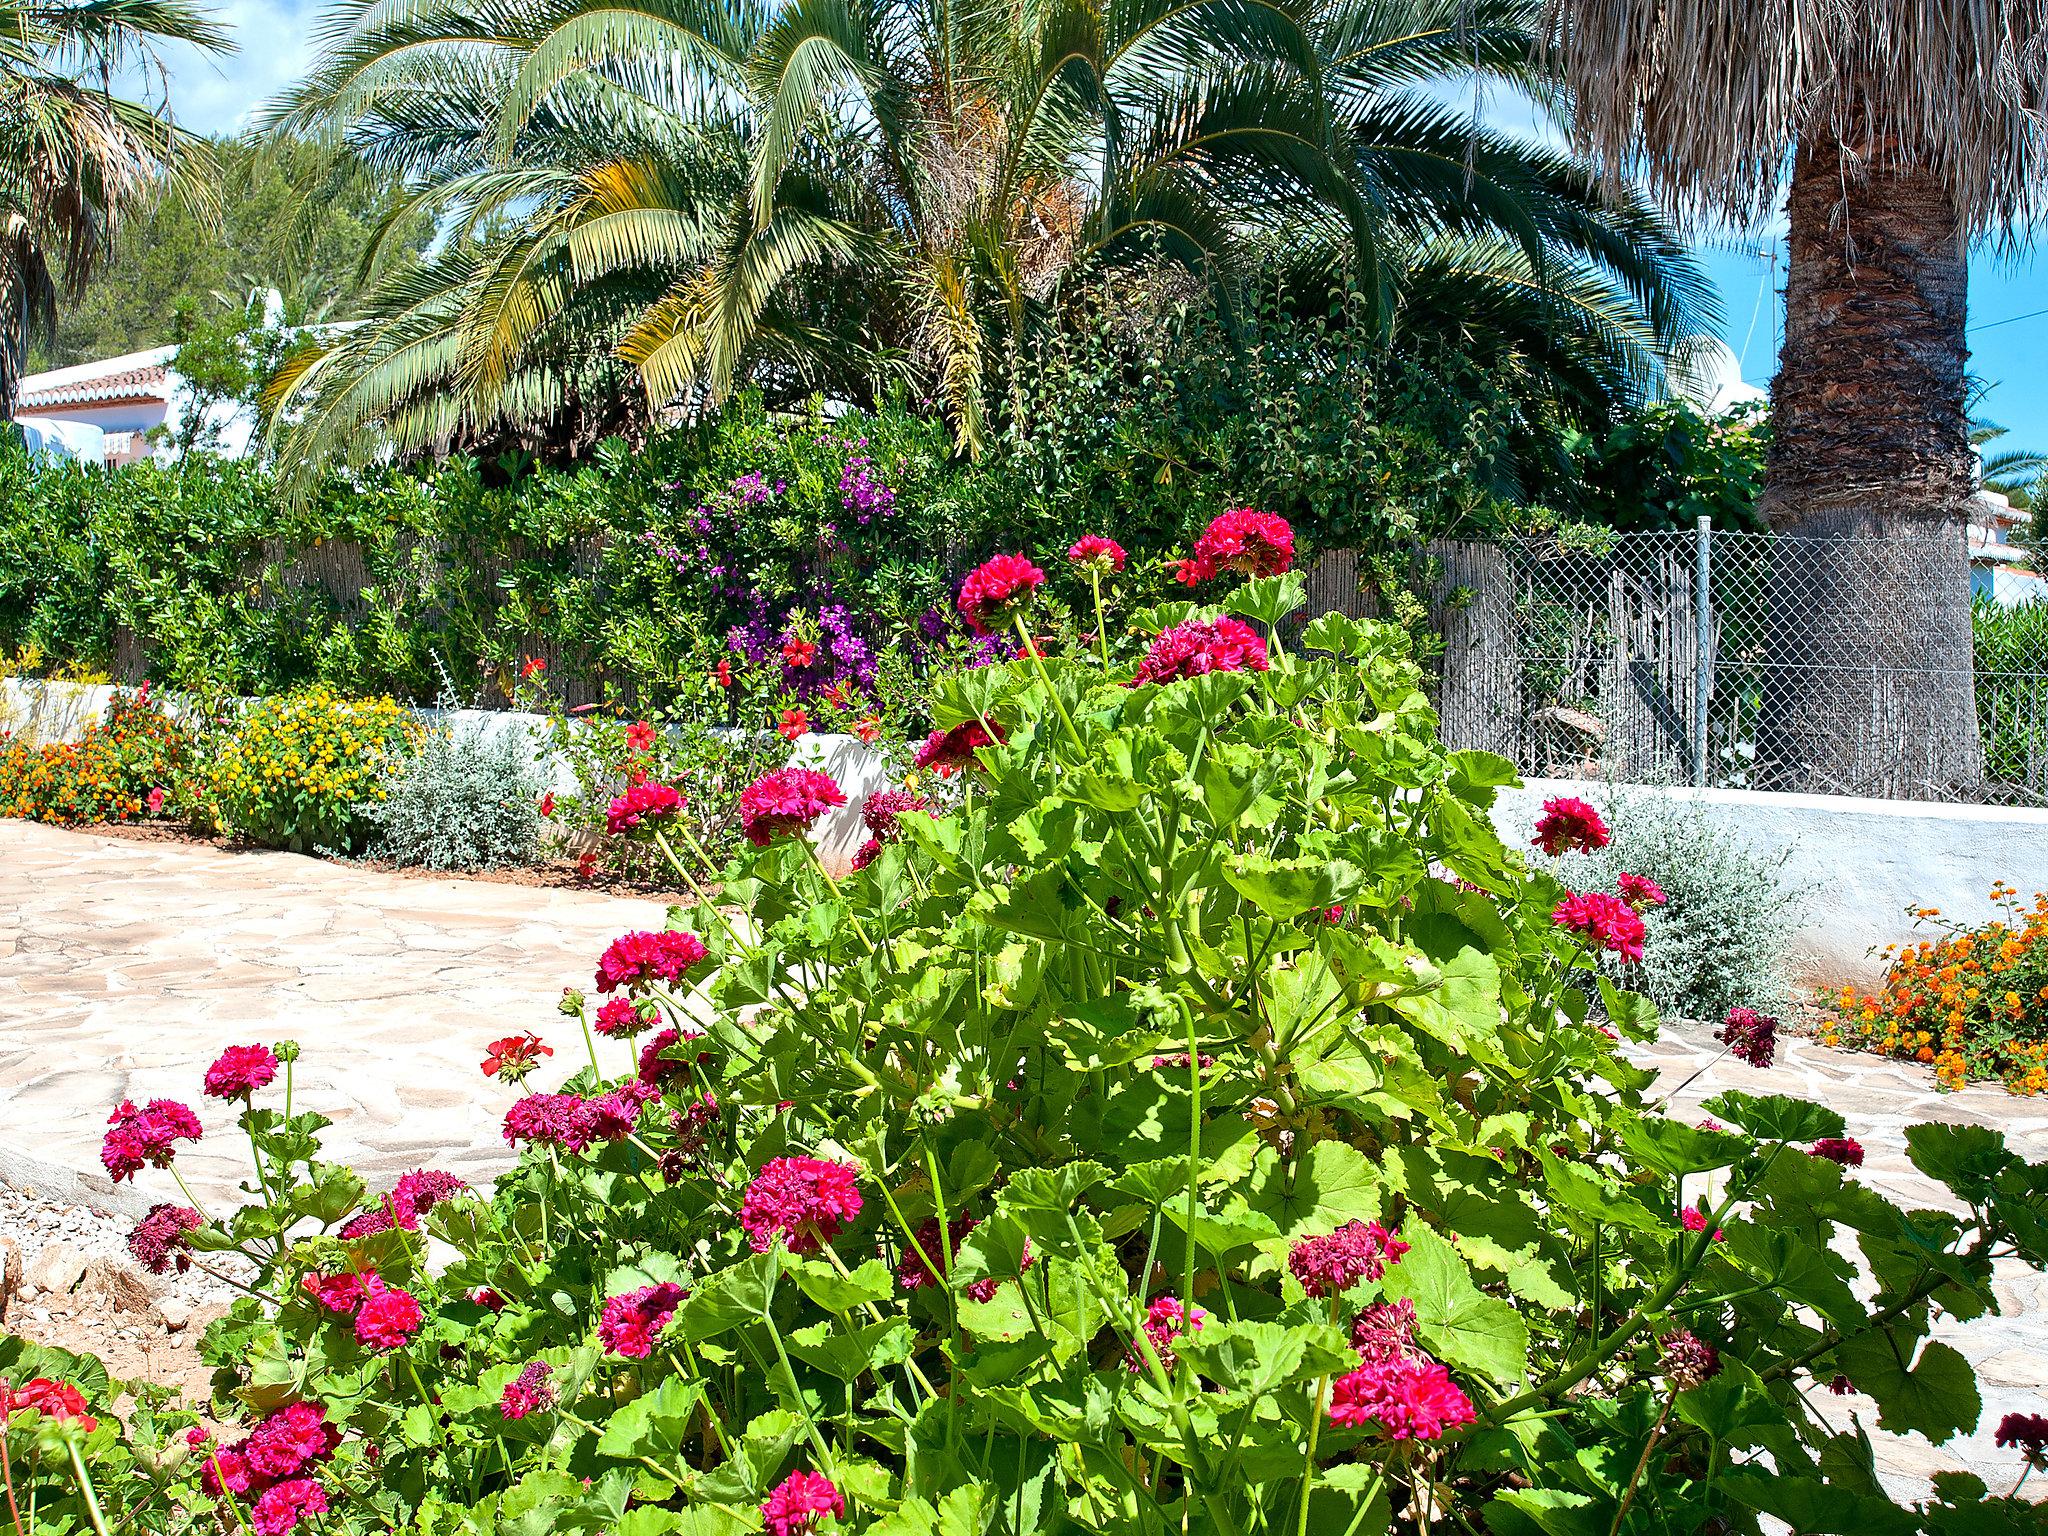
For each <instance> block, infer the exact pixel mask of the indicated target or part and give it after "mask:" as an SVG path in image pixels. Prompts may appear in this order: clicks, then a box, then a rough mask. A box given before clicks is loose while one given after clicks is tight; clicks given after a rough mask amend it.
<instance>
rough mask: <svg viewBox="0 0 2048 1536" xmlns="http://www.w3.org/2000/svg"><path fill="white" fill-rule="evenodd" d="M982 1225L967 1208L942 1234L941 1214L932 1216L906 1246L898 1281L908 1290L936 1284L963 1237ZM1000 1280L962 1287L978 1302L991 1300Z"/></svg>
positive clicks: (1027, 1252) (1027, 1254)
mask: <svg viewBox="0 0 2048 1536" xmlns="http://www.w3.org/2000/svg"><path fill="white" fill-rule="evenodd" d="M980 1225H981V1222H980V1220H979V1219H978V1218H976V1217H973V1216H969V1215H968V1214H967V1213H966V1212H964V1211H963V1212H961V1213H960V1214H959V1215H958V1216H955V1217H954V1218H953V1219H952V1221H950V1222H949V1223H947V1226H946V1230H945V1232H944V1233H943V1234H941V1233H940V1231H939V1219H938V1217H936V1216H932V1217H928V1218H927V1219H926V1220H925V1222H924V1224H923V1225H922V1226H920V1227H919V1228H918V1229H917V1242H916V1243H915V1245H906V1246H905V1248H904V1250H903V1257H902V1259H901V1260H900V1261H899V1262H898V1263H897V1265H896V1283H897V1284H898V1285H900V1286H902V1287H903V1289H904V1290H906V1291H916V1290H922V1289H923V1288H924V1287H925V1286H927V1285H936V1284H937V1283H938V1282H939V1281H940V1280H941V1279H943V1278H944V1277H945V1275H946V1274H947V1273H948V1271H949V1270H950V1269H951V1267H952V1257H953V1255H955V1254H957V1253H958V1252H959V1251H960V1243H961V1241H962V1239H964V1238H965V1237H966V1236H967V1234H968V1233H970V1232H972V1231H973V1230H974V1229H975V1228H976V1227H978V1226H980ZM927 1258H929V1259H930V1260H931V1264H927V1263H926V1262H925V1260H926V1259H927ZM933 1264H935V1265H937V1266H938V1272H937V1273H936V1274H934V1273H933V1272H932V1267H931V1265H933ZM1030 1267H1031V1245H1030V1244H1029V1243H1028V1242H1027V1243H1026V1244H1025V1245H1024V1268H1026V1269H1029V1268H1030ZM1000 1283H1001V1282H1000V1281H998V1280H996V1279H995V1278H994V1277H993V1276H989V1277H985V1278H983V1279H980V1280H971V1281H969V1282H968V1283H967V1284H966V1285H964V1286H962V1287H961V1289H962V1291H964V1292H965V1293H966V1295H967V1296H968V1297H969V1298H971V1299H972V1300H974V1301H988V1300H990V1299H991V1298H992V1297H994V1295H995V1293H996V1289H997V1287H998V1286H999V1285H1000Z"/></svg>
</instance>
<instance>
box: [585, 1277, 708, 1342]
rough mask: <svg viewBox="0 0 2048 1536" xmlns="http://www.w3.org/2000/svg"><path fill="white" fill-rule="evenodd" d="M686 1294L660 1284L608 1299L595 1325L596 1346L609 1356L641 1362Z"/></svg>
mask: <svg viewBox="0 0 2048 1536" xmlns="http://www.w3.org/2000/svg"><path fill="white" fill-rule="evenodd" d="M689 1294H690V1293H689V1292H688V1291H686V1290H684V1289H683V1288H682V1287H681V1286H680V1285H677V1284H675V1283H674V1282H673V1281H663V1282H662V1283H661V1284H659V1285H644V1286H642V1287H641V1288H640V1289H639V1290H637V1291H628V1292H626V1293H625V1294H624V1295H622V1296H613V1297H610V1298H609V1299H607V1300H606V1302H605V1304H604V1315H603V1316H602V1317H601V1318H600V1319H599V1320H598V1324H597V1337H598V1340H599V1342H601V1343H602V1344H603V1345H604V1347H605V1348H606V1349H607V1350H609V1351H610V1352H611V1353H612V1354H615V1355H622V1356H624V1357H625V1358H627V1359H629V1360H645V1359H646V1358H647V1357H648V1356H649V1355H652V1354H653V1353H654V1346H655V1344H656V1342H657V1341H658V1340H659V1339H660V1338H661V1331H662V1330H663V1329H664V1328H666V1327H667V1326H668V1322H669V1319H670V1318H672V1317H674V1316H675V1312H676V1308H677V1307H679V1306H681V1305H682V1304H683V1302H684V1300H685V1299H686V1298H687V1297H688V1296H689Z"/></svg>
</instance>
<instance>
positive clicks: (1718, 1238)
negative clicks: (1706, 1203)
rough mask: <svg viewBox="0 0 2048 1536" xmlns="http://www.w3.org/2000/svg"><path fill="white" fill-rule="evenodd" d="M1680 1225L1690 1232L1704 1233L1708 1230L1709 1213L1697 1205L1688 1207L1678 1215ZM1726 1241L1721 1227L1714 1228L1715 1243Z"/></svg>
mask: <svg viewBox="0 0 2048 1536" xmlns="http://www.w3.org/2000/svg"><path fill="white" fill-rule="evenodd" d="M1678 1224H1679V1225H1680V1226H1682V1227H1684V1228H1685V1230H1686V1231H1688V1232H1704V1231H1706V1230H1707V1213H1706V1212H1705V1211H1703V1210H1701V1209H1700V1208H1699V1207H1698V1206H1696V1205H1688V1206H1687V1207H1686V1208H1685V1209H1684V1210H1682V1211H1680V1212H1679V1213H1678ZM1726 1239H1727V1234H1726V1233H1725V1232H1723V1231H1722V1230H1721V1229H1720V1228H1719V1227H1716V1228H1714V1241H1715V1242H1717V1243H1719V1242H1724V1241H1726Z"/></svg>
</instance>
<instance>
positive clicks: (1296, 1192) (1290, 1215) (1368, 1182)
mask: <svg viewBox="0 0 2048 1536" xmlns="http://www.w3.org/2000/svg"><path fill="white" fill-rule="evenodd" d="M1249 1204H1250V1206H1251V1208H1252V1209H1253V1210H1255V1211H1259V1212H1262V1213H1263V1214H1264V1215H1266V1216H1267V1217H1269V1218H1271V1220H1272V1221H1273V1223H1274V1224H1275V1226H1277V1227H1278V1228H1279V1232H1280V1236H1281V1237H1283V1238H1285V1239H1286V1240H1287V1241H1288V1242H1292V1241H1294V1239H1296V1238H1298V1237H1304V1236H1319V1235H1321V1234H1322V1233H1325V1232H1334V1231H1336V1230H1337V1228H1339V1227H1341V1226H1343V1225H1344V1224H1345V1223H1346V1222H1348V1221H1371V1220H1373V1219H1374V1218H1375V1217H1377V1216H1378V1215H1379V1213H1380V1210H1381V1207H1382V1204H1383V1200H1382V1194H1381V1190H1380V1178H1379V1175H1378V1173H1376V1172H1375V1171H1374V1169H1373V1166H1372V1164H1371V1163H1370V1162H1368V1161H1367V1160H1366V1156H1365V1154H1364V1153H1363V1152H1361V1151H1359V1150H1358V1148H1356V1147H1354V1146H1351V1145H1350V1144H1348V1143H1346V1142H1341V1141H1319V1142H1317V1143H1316V1144H1315V1146H1314V1147H1312V1148H1311V1149H1310V1150H1309V1155H1308V1156H1307V1157H1306V1158H1305V1159H1303V1160H1301V1161H1300V1162H1298V1163H1290V1162H1289V1161H1287V1160H1286V1159H1283V1158H1281V1157H1280V1156H1279V1155H1278V1154H1277V1153H1275V1152H1274V1151H1272V1149H1270V1148H1268V1149H1266V1150H1265V1151H1263V1152H1262V1153H1261V1154H1260V1157H1259V1160H1258V1162H1257V1163H1255V1164H1254V1167H1253V1178H1252V1191H1251V1198H1250V1201H1249Z"/></svg>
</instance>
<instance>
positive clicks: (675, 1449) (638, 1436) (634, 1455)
mask: <svg viewBox="0 0 2048 1536" xmlns="http://www.w3.org/2000/svg"><path fill="white" fill-rule="evenodd" d="M703 1398H704V1387H703V1384H702V1383H700V1382H695V1381H684V1380H682V1379H680V1378H679V1377H675V1376H671V1377H668V1378H667V1379H666V1380H664V1381H663V1382H662V1384H661V1385H660V1386H658V1387H656V1388H655V1389H654V1390H653V1391H652V1392H649V1393H646V1394H644V1395H642V1396H640V1397H636V1398H634V1399H633V1401H631V1402H630V1403H628V1404H626V1406H625V1407H623V1408H621V1409H619V1410H618V1411H617V1412H616V1413H613V1414H612V1415H611V1417H609V1418H608V1419H606V1420H605V1425H604V1434H603V1436H602V1437H601V1438H600V1439H599V1440H598V1442H597V1453H598V1454H599V1455H600V1456H615V1457H618V1458H620V1459H621V1460H627V1461H632V1460H637V1459H638V1458H640V1457H642V1456H645V1457H647V1458H649V1459H650V1460H653V1461H670V1460H672V1459H674V1458H675V1457H676V1455H677V1454H678V1453H680V1451H681V1450H682V1446H683V1439H684V1437H685V1436H686V1435H688V1433H689V1431H690V1425H691V1423H692V1421H693V1420H694V1419H695V1418H696V1414H697V1405H698V1403H700V1402H702V1401H703Z"/></svg>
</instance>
